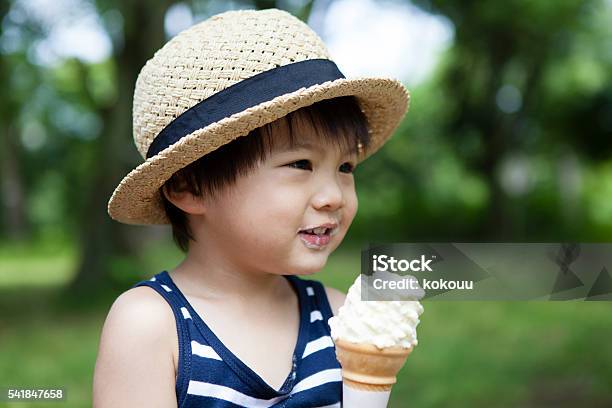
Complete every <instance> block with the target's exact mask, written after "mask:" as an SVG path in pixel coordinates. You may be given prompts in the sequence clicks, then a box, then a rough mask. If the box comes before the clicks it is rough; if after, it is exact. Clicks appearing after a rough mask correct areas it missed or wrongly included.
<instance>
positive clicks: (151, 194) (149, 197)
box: [108, 77, 410, 225]
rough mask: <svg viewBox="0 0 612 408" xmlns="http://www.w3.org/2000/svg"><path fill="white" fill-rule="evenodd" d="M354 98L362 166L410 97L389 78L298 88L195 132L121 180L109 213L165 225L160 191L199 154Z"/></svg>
mask: <svg viewBox="0 0 612 408" xmlns="http://www.w3.org/2000/svg"><path fill="white" fill-rule="evenodd" d="M347 95H354V96H355V97H357V99H358V101H359V103H360V106H361V109H362V111H363V113H364V115H365V117H366V119H367V121H368V128H369V132H370V138H371V141H370V146H369V148H368V149H367V150H366V151H364V153H363V154H362V155H361V156H360V157H359V158H358V162H361V161H363V160H365V159H366V158H368V157H369V156H371V155H372V154H373V153H374V152H376V151H377V150H378V149H379V148H380V147H381V146H382V145H383V144H384V143H385V142H386V141H387V139H389V138H390V137H391V135H392V134H393V132H394V130H395V129H396V128H397V126H398V125H399V123H400V122H401V120H402V118H403V117H404V115H405V114H406V112H407V110H408V104H409V99H410V97H409V93H408V91H407V90H406V88H405V87H404V86H403V85H402V84H401V83H400V82H399V81H397V80H395V79H391V78H372V77H369V78H351V79H347V78H341V79H337V80H334V81H328V82H325V83H322V84H318V85H313V86H311V87H308V88H302V89H299V90H297V91H295V92H292V93H289V94H285V95H281V96H279V97H276V98H274V99H272V100H270V101H267V102H265V103H262V104H259V105H257V106H253V107H251V108H248V109H246V110H245V111H242V112H239V113H236V114H234V115H232V116H229V117H227V118H224V119H222V120H220V121H218V122H216V123H213V124H211V125H209V126H206V127H204V128H202V129H198V130H196V131H195V132H193V133H191V134H190V135H188V136H185V137H183V138H181V139H180V140H179V141H178V142H176V143H175V144H173V145H171V146H169V147H167V148H166V149H165V150H162V151H161V152H160V153H158V154H157V155H155V156H154V157H151V158H150V159H148V160H146V161H145V162H144V163H142V164H140V165H139V166H138V167H136V168H135V169H134V170H132V171H131V172H130V173H129V174H128V175H127V176H125V178H124V179H123V180H122V181H121V182H120V184H119V185H118V186H117V188H116V189H115V191H114V192H113V194H112V196H111V198H110V200H109V202H108V213H109V215H110V216H111V218H113V219H114V220H117V221H119V222H122V223H125V224H134V225H152V224H158V225H162V224H169V220H168V218H167V217H166V214H165V211H164V207H163V201H162V197H161V195H160V192H159V188H160V187H161V186H162V185H163V184H164V182H166V180H168V179H169V178H170V177H171V176H172V174H174V173H175V172H176V171H178V170H180V169H182V168H183V167H185V166H187V165H188V164H190V163H192V162H194V161H195V160H197V159H199V158H200V157H202V156H203V155H205V154H207V153H209V152H211V151H213V150H215V149H217V148H218V147H220V146H222V145H224V144H227V143H228V142H230V141H232V140H233V139H236V138H237V137H240V136H245V135H247V134H248V133H249V132H250V131H252V130H253V129H256V128H258V127H260V126H263V125H265V124H267V123H270V122H273V121H275V120H276V119H279V118H282V117H283V116H286V115H287V114H288V113H290V112H293V111H295V110H297V109H300V108H302V107H305V106H308V105H312V104H313V103H316V102H318V101H321V100H325V99H331V98H335V97H338V96H347Z"/></svg>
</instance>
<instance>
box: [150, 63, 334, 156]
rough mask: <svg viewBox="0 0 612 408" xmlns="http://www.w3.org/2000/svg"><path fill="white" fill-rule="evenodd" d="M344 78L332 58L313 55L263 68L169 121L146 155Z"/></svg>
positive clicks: (154, 153) (152, 154)
mask: <svg viewBox="0 0 612 408" xmlns="http://www.w3.org/2000/svg"><path fill="white" fill-rule="evenodd" d="M339 78H345V76H344V75H343V74H342V72H340V70H339V69H338V67H337V66H336V64H335V63H334V62H333V61H330V60H328V59H311V60H305V61H299V62H295V63H292V64H288V65H283V66H280V67H276V68H273V69H270V70H268V71H264V72H261V73H259V74H257V75H254V76H252V77H250V78H247V79H245V80H242V81H240V82H238V83H236V84H234V85H232V86H230V87H228V88H225V89H224V90H222V91H219V92H217V93H216V94H214V95H211V96H210V97H209V98H206V99H204V100H203V101H201V102H199V103H198V104H197V105H194V106H192V107H191V108H189V109H188V110H187V111H185V112H183V113H182V114H181V115H180V116H179V117H177V118H176V119H174V120H173V121H172V122H170V123H169V124H168V125H167V126H166V127H165V128H164V129H163V130H162V131H161V132H160V133H159V134H158V135H157V136H156V137H155V139H153V142H152V143H151V145H150V146H149V149H148V151H147V159H149V158H151V157H153V156H155V155H156V154H158V153H159V152H161V151H162V150H164V149H165V148H167V147H168V146H171V145H172V144H174V143H176V142H178V141H179V140H180V139H181V138H183V137H185V136H187V135H189V134H191V133H193V132H194V131H196V130H198V129H201V128H203V127H206V126H208V125H210V124H211V123H215V122H218V121H219V120H221V119H223V118H226V117H229V116H231V115H233V114H235V113H238V112H242V111H243V110H245V109H248V108H250V107H253V106H256V105H259V104H260V103H263V102H266V101H269V100H272V99H274V98H276V97H277V96H281V95H284V94H287V93H291V92H294V91H297V90H298V89H300V88H303V87H310V86H312V85H317V84H322V83H324V82H327V81H333V80H336V79H339Z"/></svg>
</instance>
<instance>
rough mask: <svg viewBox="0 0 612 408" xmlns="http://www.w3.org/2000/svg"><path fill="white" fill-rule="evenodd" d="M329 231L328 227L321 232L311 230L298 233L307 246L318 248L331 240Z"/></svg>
mask: <svg viewBox="0 0 612 408" xmlns="http://www.w3.org/2000/svg"><path fill="white" fill-rule="evenodd" d="M330 232H331V230H330V229H329V228H328V229H326V230H325V232H324V233H323V234H315V233H314V232H312V231H300V232H299V234H298V235H299V236H300V239H301V240H302V242H303V243H304V244H305V245H306V246H307V247H308V248H312V249H319V248H322V247H324V246H325V245H327V244H329V242H330V241H331V234H330Z"/></svg>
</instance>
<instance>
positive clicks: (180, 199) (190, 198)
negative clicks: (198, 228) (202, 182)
mask: <svg viewBox="0 0 612 408" xmlns="http://www.w3.org/2000/svg"><path fill="white" fill-rule="evenodd" d="M162 193H163V195H164V197H166V199H167V200H168V201H170V202H171V203H172V204H174V206H175V207H177V208H179V209H180V210H182V211H183V212H185V213H188V214H194V215H196V214H204V212H205V208H204V200H203V199H202V197H198V196H195V195H193V194H192V193H190V192H189V191H173V190H169V189H168V188H167V186H163V188H162Z"/></svg>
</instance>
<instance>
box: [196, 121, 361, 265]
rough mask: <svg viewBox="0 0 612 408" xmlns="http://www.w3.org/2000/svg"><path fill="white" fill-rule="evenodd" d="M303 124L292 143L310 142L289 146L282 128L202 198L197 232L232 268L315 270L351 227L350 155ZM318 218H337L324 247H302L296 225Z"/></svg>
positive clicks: (327, 220) (311, 223) (352, 158)
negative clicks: (226, 183)
mask: <svg viewBox="0 0 612 408" xmlns="http://www.w3.org/2000/svg"><path fill="white" fill-rule="evenodd" d="M308 126H309V125H306V124H301V125H300V128H299V129H296V133H295V135H296V139H298V143H300V142H304V143H311V146H307V147H300V148H297V149H296V150H294V151H290V150H288V146H289V144H288V136H287V135H286V133H284V134H283V133H279V134H278V135H277V134H275V135H274V137H275V138H276V139H275V140H276V141H277V142H275V147H274V149H273V151H272V152H271V154H270V155H268V157H267V158H266V160H265V161H264V162H261V163H260V164H259V166H258V167H256V168H255V169H254V170H253V171H252V172H251V173H250V174H249V175H248V176H239V177H238V179H237V181H236V183H235V184H233V185H232V186H231V187H229V188H227V189H225V191H223V192H222V193H221V194H220V195H219V197H218V199H217V200H215V201H214V202H212V203H207V204H205V205H206V209H205V213H204V216H203V219H202V221H203V222H202V223H198V224H197V227H199V226H201V228H202V231H203V232H204V231H207V232H205V235H201V234H200V233H199V232H196V234H197V235H198V236H204V237H205V240H206V241H208V242H210V243H212V245H213V247H214V248H215V253H220V252H219V251H221V252H222V253H223V254H224V257H225V258H226V259H228V260H231V261H232V262H233V263H235V265H236V266H240V267H244V268H248V270H257V271H261V272H267V273H276V274H311V273H315V272H317V271H319V270H320V269H321V268H323V267H324V266H325V263H326V262H327V257H328V256H329V254H330V253H331V252H332V251H334V250H335V249H336V248H337V247H338V245H339V244H340V243H341V242H342V240H343V238H344V236H345V234H346V232H347V230H348V228H349V226H350V225H351V222H352V221H353V218H354V217H355V214H356V212H357V195H356V193H355V184H354V179H353V174H352V168H353V167H354V166H355V164H356V158H357V157H356V156H355V154H354V153H345V154H341V152H340V148H338V147H336V146H334V145H330V144H322V142H321V141H318V139H317V138H316V137H315V136H313V130H312V129H308V128H307V127H308ZM325 223H332V224H337V231H336V233H335V235H333V236H331V238H330V241H329V243H328V244H326V245H322V246H319V247H316V248H313V247H312V246H311V247H309V244H307V243H306V242H304V238H303V237H302V236H301V234H299V233H298V231H299V230H302V229H304V228H308V227H312V226H318V225H321V224H325ZM197 227H196V228H197ZM208 242H207V245H208Z"/></svg>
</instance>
